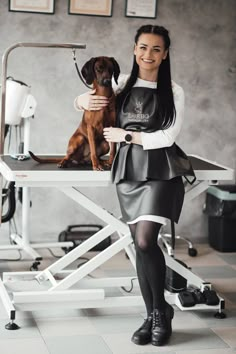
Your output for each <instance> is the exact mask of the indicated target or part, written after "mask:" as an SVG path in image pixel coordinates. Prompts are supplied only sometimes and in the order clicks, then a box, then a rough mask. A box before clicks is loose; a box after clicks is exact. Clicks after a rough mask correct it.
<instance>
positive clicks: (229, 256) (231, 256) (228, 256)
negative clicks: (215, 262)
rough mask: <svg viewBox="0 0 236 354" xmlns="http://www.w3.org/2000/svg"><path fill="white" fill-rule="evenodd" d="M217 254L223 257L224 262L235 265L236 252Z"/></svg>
mask: <svg viewBox="0 0 236 354" xmlns="http://www.w3.org/2000/svg"><path fill="white" fill-rule="evenodd" d="M218 256H219V257H220V258H221V259H223V260H224V261H225V262H226V263H228V264H231V265H236V252H234V253H231V254H228V253H227V254H222V253H221V254H218Z"/></svg>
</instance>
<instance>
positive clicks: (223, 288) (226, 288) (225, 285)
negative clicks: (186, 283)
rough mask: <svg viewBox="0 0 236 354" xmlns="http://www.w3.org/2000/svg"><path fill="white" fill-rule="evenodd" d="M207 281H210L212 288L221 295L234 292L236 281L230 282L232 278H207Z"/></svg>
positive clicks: (235, 290)
mask: <svg viewBox="0 0 236 354" xmlns="http://www.w3.org/2000/svg"><path fill="white" fill-rule="evenodd" d="M235 270H236V268H235ZM208 281H210V283H211V284H212V285H213V286H214V288H215V289H217V291H220V292H221V293H224V292H226V293H228V292H229V293H230V292H236V281H232V278H228V279H224V278H223V279H222V278H212V279H211V278H209V279H208Z"/></svg>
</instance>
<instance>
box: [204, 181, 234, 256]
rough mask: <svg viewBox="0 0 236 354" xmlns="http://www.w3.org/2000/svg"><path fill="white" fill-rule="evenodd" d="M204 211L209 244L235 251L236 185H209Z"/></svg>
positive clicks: (223, 249)
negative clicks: (206, 219)
mask: <svg viewBox="0 0 236 354" xmlns="http://www.w3.org/2000/svg"><path fill="white" fill-rule="evenodd" d="M204 211H205V213H206V214H207V215H208V237H209V244H210V246H211V247H213V248H214V249H216V250H217V251H220V252H236V185H218V186H211V187H209V188H208V190H207V194H206V205H205V210H204Z"/></svg>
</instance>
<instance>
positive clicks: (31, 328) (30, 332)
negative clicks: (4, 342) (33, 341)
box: [0, 318, 40, 339]
mask: <svg viewBox="0 0 236 354" xmlns="http://www.w3.org/2000/svg"><path fill="white" fill-rule="evenodd" d="M8 322H9V321H5V320H1V321H0V338H4V339H5V338H37V337H40V333H39V330H38V328H37V325H36V323H35V321H34V319H26V318H21V319H16V321H15V323H16V324H17V325H18V326H20V329H18V330H13V331H11V330H7V329H6V328H5V325H6V324H7V323H8Z"/></svg>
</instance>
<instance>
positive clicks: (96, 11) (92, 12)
mask: <svg viewBox="0 0 236 354" xmlns="http://www.w3.org/2000/svg"><path fill="white" fill-rule="evenodd" d="M112 3H113V0H69V9H68V13H69V14H72V15H86V16H108V17H110V16H112Z"/></svg>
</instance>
